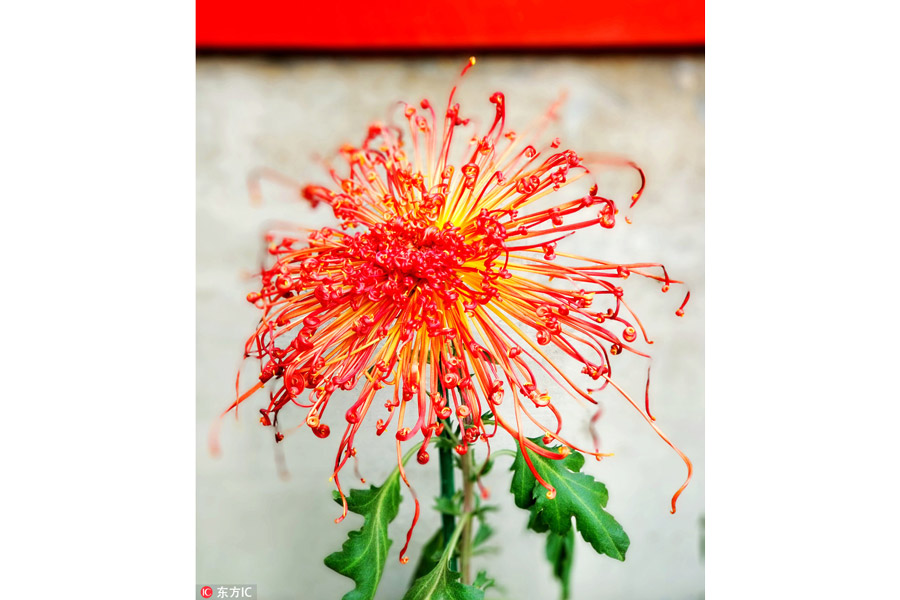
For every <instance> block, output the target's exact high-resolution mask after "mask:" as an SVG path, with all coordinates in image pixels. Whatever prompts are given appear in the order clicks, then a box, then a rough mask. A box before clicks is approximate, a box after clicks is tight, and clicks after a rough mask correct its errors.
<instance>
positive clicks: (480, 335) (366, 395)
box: [226, 59, 691, 514]
mask: <svg viewBox="0 0 900 600" xmlns="http://www.w3.org/2000/svg"><path fill="white" fill-rule="evenodd" d="M472 64H474V59H472V60H470V63H469V64H468V65H467V66H466V68H465V69H463V74H465V72H466V70H468V68H469V67H470V66H471V65H472ZM455 92H456V87H454V88H453V91H452V92H451V93H450V99H449V101H448V104H447V108H446V110H444V111H442V112H437V111H436V109H435V107H433V106H432V105H431V104H430V103H429V102H428V101H427V100H423V101H422V102H421V103H420V104H419V106H418V107H416V106H413V105H409V104H403V105H402V106H403V109H404V111H403V114H404V116H405V124H404V126H403V127H393V126H388V125H383V124H380V123H375V124H373V125H371V126H370V127H369V130H368V135H366V137H365V140H364V141H363V142H362V144H361V145H360V146H358V147H356V146H345V147H343V148H341V150H340V154H341V156H342V157H343V159H344V160H345V161H346V166H345V168H343V169H342V170H341V171H340V172H339V171H338V170H337V169H331V173H330V174H331V177H332V179H333V182H334V183H333V185H332V186H318V185H311V186H307V187H305V188H303V189H302V195H303V197H304V198H305V199H307V200H308V201H309V202H310V203H311V204H312V205H313V206H316V205H318V204H319V203H324V204H327V205H328V206H329V207H331V209H332V210H333V212H334V215H335V217H336V218H337V219H338V220H339V222H340V227H337V228H331V227H326V228H323V229H319V230H315V231H308V233H307V235H306V236H305V239H296V238H294V237H288V236H285V235H276V234H274V233H273V234H270V235H269V237H268V241H269V246H268V252H269V254H270V255H271V258H272V261H271V265H270V266H268V267H266V268H263V269H262V271H261V273H260V288H259V291H256V292H253V293H251V294H249V295H248V297H247V299H248V300H249V301H250V302H252V303H253V304H254V305H255V306H256V307H257V308H259V309H260V310H261V311H262V316H261V320H260V323H259V326H258V327H257V330H256V332H255V333H254V334H253V335H252V336H251V337H250V339H249V340H248V341H247V344H246V349H245V350H246V351H245V357H252V358H255V359H258V360H259V361H260V365H261V371H260V374H259V381H258V382H257V383H256V384H255V385H253V386H252V387H251V388H249V389H248V390H246V391H244V392H243V393H240V392H239V395H238V397H237V399H236V400H235V402H234V403H233V404H232V405H231V407H230V408H229V410H231V409H234V408H236V407H237V406H238V405H239V404H241V403H242V402H244V401H245V400H247V399H248V398H249V397H250V396H252V395H253V394H254V393H256V392H257V391H259V390H260V389H262V388H263V387H264V386H266V385H267V384H272V391H271V392H270V394H269V401H268V404H267V406H265V407H264V408H262V409H261V410H260V412H261V413H262V417H261V421H262V423H263V425H266V426H272V427H274V428H275V429H276V434H275V435H276V439H278V440H280V439H281V438H282V437H283V434H282V420H281V415H282V410H285V409H288V412H289V413H290V412H295V411H297V410H298V409H300V410H302V411H303V412H304V413H305V418H303V419H302V422H301V425H300V427H301V428H302V427H304V426H306V427H308V428H309V430H310V431H311V432H312V433H313V434H315V435H316V436H318V437H320V438H324V437H328V436H329V435H330V434H331V432H332V428H333V429H334V430H335V431H336V432H337V433H338V434H339V435H340V444H339V447H338V452H337V456H336V459H335V464H334V481H335V484H336V485H337V488H338V490H341V484H340V476H339V475H340V472H341V470H342V468H343V467H344V466H345V464H346V463H347V461H348V460H349V459H350V458H351V457H353V456H355V455H356V452H357V448H356V446H355V445H354V439H355V436H356V434H357V432H358V431H359V430H360V428H361V427H363V425H364V424H365V423H367V422H370V421H371V419H368V417H369V415H370V413H371V412H378V413H380V418H377V421H376V422H375V424H374V425H375V427H376V429H377V433H378V434H379V435H381V434H382V433H384V432H385V431H387V430H388V429H389V428H390V429H391V435H392V436H393V437H394V438H395V444H396V451H397V455H398V462H399V458H400V455H401V445H402V444H403V443H404V442H407V441H409V440H412V439H413V438H420V439H421V440H422V441H423V442H424V443H423V444H422V447H421V449H420V450H419V451H418V455H417V458H418V461H419V462H420V463H423V464H424V463H427V462H428V460H429V452H428V448H429V444H430V443H431V442H433V441H434V440H435V438H436V437H437V436H439V435H440V434H441V432H442V430H443V429H444V428H445V427H449V426H451V424H456V425H458V426H459V428H460V438H461V439H460V440H459V445H458V446H457V447H456V451H457V452H458V453H460V454H464V453H466V452H468V451H469V449H470V448H471V447H472V446H473V445H475V444H478V443H482V442H483V443H485V444H486V445H487V446H488V452H489V444H490V440H491V439H492V438H493V437H494V436H495V435H496V434H497V432H498V431H501V430H502V431H504V432H506V433H508V434H509V435H510V436H512V438H513V439H515V440H516V442H517V443H518V444H520V445H521V446H522V447H525V448H528V449H530V450H531V451H532V452H535V453H537V454H539V455H543V456H546V457H548V458H561V456H562V455H561V454H559V453H556V452H551V451H549V450H547V449H545V448H543V447H541V446H540V445H539V444H535V443H533V442H531V441H530V440H529V439H527V437H526V435H525V429H526V427H527V428H530V429H532V430H536V431H539V432H543V433H544V435H545V442H546V443H548V444H549V443H550V442H551V441H552V440H556V441H557V442H558V443H560V444H562V446H563V448H564V449H568V448H571V449H574V450H578V451H579V452H583V453H585V454H589V455H593V456H596V457H598V458H599V457H602V456H604V455H603V454H600V453H599V452H598V451H597V448H596V447H595V448H594V449H593V450H591V449H586V448H582V447H578V446H576V445H575V444H573V443H572V442H570V441H569V440H568V439H567V438H566V437H565V436H564V435H563V431H562V429H563V428H562V419H561V418H560V413H559V412H558V410H557V408H556V406H555V400H554V399H553V398H551V396H550V395H549V394H548V393H547V392H546V390H545V389H544V388H542V386H541V378H540V377H539V376H538V374H539V373H541V372H543V373H544V374H546V375H547V376H548V377H550V379H552V380H553V381H555V382H556V383H557V384H558V385H559V386H560V387H562V388H563V389H564V390H566V391H567V392H568V394H569V395H571V396H574V397H576V398H581V399H583V400H585V401H586V402H589V403H596V400H595V399H594V397H593V394H594V393H595V392H597V391H599V390H602V389H604V388H605V387H607V386H612V387H613V388H615V389H617V390H618V391H619V392H620V393H621V395H622V396H623V397H624V398H626V399H627V400H628V401H629V402H631V404H632V405H634V407H635V408H636V409H637V410H638V411H639V412H640V413H641V415H642V416H643V417H644V418H645V419H646V420H647V422H648V423H649V424H650V426H651V427H653V428H654V429H655V430H656V431H657V433H658V434H659V435H660V436H661V437H662V438H663V439H664V440H665V441H666V442H667V443H669V445H672V444H671V442H669V440H668V439H666V437H665V436H664V435H663V434H662V432H660V431H659V429H658V428H657V427H656V425H655V423H654V422H653V421H654V418H653V417H652V416H651V414H650V412H649V406H645V407H643V408H642V407H641V406H639V405H638V404H637V403H635V402H634V401H633V400H632V399H631V398H630V397H629V396H628V395H627V394H626V393H625V392H624V391H623V390H621V388H619V387H618V386H617V385H616V383H615V382H614V381H613V379H612V361H611V357H613V356H615V355H617V354H620V353H623V352H632V353H635V354H639V355H641V356H646V354H644V353H642V352H641V351H640V350H638V349H637V348H636V346H635V343H636V342H637V341H638V338H641V339H642V340H643V341H644V342H647V343H650V341H649V340H648V339H647V335H646V333H645V331H644V328H643V326H642V325H641V322H640V320H639V319H638V318H637V316H636V315H635V314H634V313H633V312H632V310H631V308H630V307H629V305H628V304H627V303H626V301H625V298H624V292H623V288H622V287H621V286H620V285H619V282H620V281H622V280H624V279H626V278H628V277H629V276H631V275H636V276H640V277H646V278H650V279H653V280H656V281H658V282H659V283H660V284H661V286H662V290H663V291H667V290H668V289H669V286H670V285H672V284H676V283H681V282H678V281H675V280H673V279H670V278H669V275H668V273H667V272H666V270H665V268H664V267H663V266H662V265H660V264H653V263H632V264H617V263H612V262H606V261H603V260H599V259H593V258H585V257H581V256H574V255H571V254H566V253H563V252H557V251H556V247H557V243H558V242H559V241H560V240H562V239H563V238H565V237H567V236H569V235H571V234H573V233H575V232H576V231H578V230H581V229H586V228H589V227H592V226H600V227H601V228H611V227H613V226H614V225H615V224H616V217H617V213H618V211H617V208H616V204H615V202H614V201H613V200H611V199H609V198H605V197H603V196H601V195H599V194H598V188H597V185H596V184H594V185H593V186H590V187H589V189H588V190H587V193H583V194H567V193H566V192H564V191H563V190H564V189H565V188H567V187H568V186H570V185H571V184H573V183H574V182H576V181H580V180H583V179H584V178H585V177H590V171H589V170H588V168H587V167H586V165H585V160H584V159H583V158H582V157H581V156H579V154H578V153H576V152H575V151H573V150H565V149H561V148H560V142H559V140H558V139H555V140H553V141H551V142H549V143H545V144H543V145H540V144H539V143H538V141H537V138H538V136H539V134H540V131H539V130H540V129H541V127H538V128H537V130H535V131H533V132H532V134H531V135H530V136H529V135H523V136H520V135H517V134H516V133H515V132H513V131H511V130H508V129H507V128H506V119H505V117H506V99H505V97H504V95H503V94H502V93H499V92H497V93H495V94H493V95H492V96H491V97H490V101H491V103H493V104H494V106H495V107H496V111H495V116H494V119H493V122H492V123H491V125H490V127H489V129H488V130H487V132H486V133H484V134H483V135H475V136H471V137H466V138H465V140H464V143H465V144H468V147H467V148H466V149H465V155H464V158H463V160H462V162H461V164H460V166H459V167H458V168H457V167H456V166H454V165H453V164H451V158H450V157H451V155H452V154H453V153H454V152H456V153H458V152H459V148H458V146H459V144H458V140H459V137H460V135H461V128H464V127H465V126H467V125H468V123H469V120H468V119H465V118H463V117H462V116H461V114H460V107H459V104H455V103H454V101H453V97H454V94H455ZM550 113H551V114H548V117H549V116H551V115H552V109H551V111H550ZM405 136H408V140H409V142H406V141H405V140H404V137H405ZM607 162H609V161H607ZM619 164H621V165H623V166H626V165H627V166H630V167H633V168H634V169H635V170H636V172H637V173H638V174H639V175H640V178H641V187H640V189H639V190H638V191H637V192H636V193H635V194H634V195H633V196H632V198H631V205H632V206H633V205H634V203H635V202H636V201H637V200H638V198H639V197H640V195H641V191H642V190H643V182H644V175H643V172H642V171H641V170H640V169H639V168H638V167H637V166H636V165H634V164H633V163H631V162H627V161H621V162H620V163H619ZM586 181H587V184H586V185H585V186H584V187H585V188H587V187H588V185H589V184H590V179H588V180H586ZM686 301H687V298H685V302H686ZM683 308H684V304H682V305H681V307H680V308H679V309H678V311H677V312H678V314H679V315H681V314H683ZM550 347H556V348H558V349H559V350H561V351H562V352H564V353H565V354H566V355H568V356H569V357H570V358H571V359H572V360H573V361H575V362H576V363H577V364H580V365H581V372H580V373H578V374H577V375H575V374H573V373H572V372H566V371H565V370H564V369H562V368H561V367H560V366H559V365H557V364H556V363H554V361H553V360H551V359H550V357H549V356H548V353H547V349H548V348H550ZM589 385H594V387H587V386H589ZM357 389H358V392H355V393H354V396H351V395H350V393H349V392H350V391H351V390H357ZM379 390H385V392H386V393H385V394H384V398H382V394H378V392H379ZM336 392H337V393H336ZM348 398H352V399H351V400H348ZM376 398H379V399H378V400H376ZM376 404H380V405H381V406H375V405H376ZM488 411H490V413H491V415H492V416H491V418H490V419H484V418H483V416H484V415H485V414H487V412H488ZM226 412H227V411H226ZM485 420H487V421H488V423H485ZM672 447H673V448H674V446H672ZM676 451H677V452H678V453H679V455H681V457H682V458H683V460H684V461H685V463H686V464H687V466H688V480H689V479H690V467H691V465H690V461H689V460H688V459H687V457H685V456H684V455H683V454H682V453H681V452H680V451H678V450H677V448H676ZM524 456H525V459H526V461H528V462H529V467H531V469H532V472H533V473H534V476H535V478H536V479H537V480H538V481H541V483H542V484H543V485H544V486H545V487H547V488H548V495H549V496H550V497H552V495H553V494H554V490H553V489H552V487H551V486H550V485H549V484H548V483H547V482H545V481H544V480H543V479H541V477H540V475H539V474H538V473H537V471H536V470H534V468H533V466H532V465H531V464H530V459H529V458H528V453H524ZM400 470H401V474H403V476H404V480H405V479H406V477H405V474H404V472H403V465H402V462H401V463H400ZM686 485H687V481H685V484H684V485H683V486H682V487H681V488H680V489H679V490H678V492H677V493H676V494H675V496H674V497H673V498H672V509H673V512H674V507H675V500H676V499H677V497H678V495H679V494H680V493H681V491H682V490H683V489H684V487H685V486H686ZM342 496H343V493H342ZM345 514H346V502H345Z"/></svg>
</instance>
